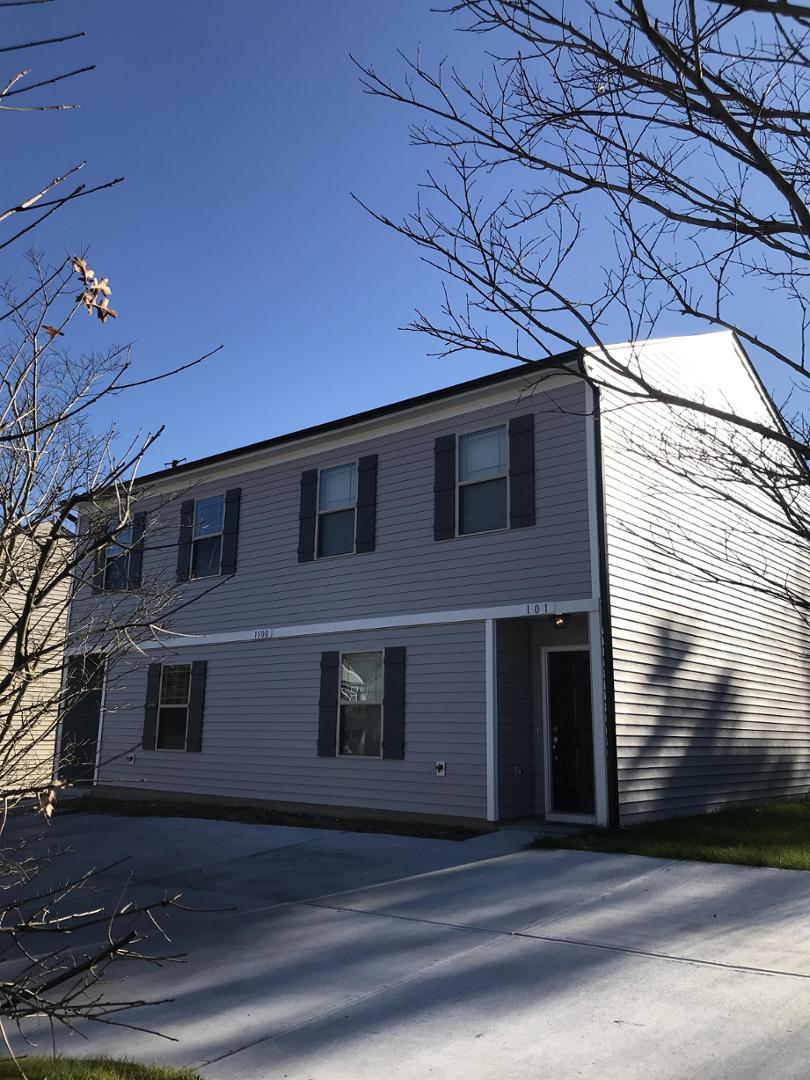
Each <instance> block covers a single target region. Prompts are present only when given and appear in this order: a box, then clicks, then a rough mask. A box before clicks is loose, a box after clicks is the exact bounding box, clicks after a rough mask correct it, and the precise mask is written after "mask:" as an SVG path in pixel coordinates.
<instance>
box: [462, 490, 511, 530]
mask: <svg viewBox="0 0 810 1080" xmlns="http://www.w3.org/2000/svg"><path fill="white" fill-rule="evenodd" d="M458 499H459V532H460V533H474V532H487V531H489V530H490V529H505V528H506V477H502V478H501V479H500V480H485V481H484V482H483V483H482V484H468V485H467V486H466V487H462V488H459V489H458Z"/></svg>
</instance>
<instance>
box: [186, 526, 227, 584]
mask: <svg viewBox="0 0 810 1080" xmlns="http://www.w3.org/2000/svg"><path fill="white" fill-rule="evenodd" d="M221 551H222V537H221V536H207V537H206V538H205V539H204V540H195V541H194V544H193V546H192V552H191V576H192V577H193V578H198V577H216V575H217V574H218V573H219V564H220V552H221Z"/></svg>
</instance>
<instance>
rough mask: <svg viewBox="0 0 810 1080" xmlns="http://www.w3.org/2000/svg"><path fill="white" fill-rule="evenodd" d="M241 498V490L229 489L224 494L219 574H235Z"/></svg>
mask: <svg viewBox="0 0 810 1080" xmlns="http://www.w3.org/2000/svg"><path fill="white" fill-rule="evenodd" d="M241 498H242V489H241V488H230V490H228V491H226V492H225V524H224V526H223V529H222V565H221V568H220V572H221V573H223V574H225V575H228V574H235V573H236V548H237V544H238V541H239V503H240V501H241Z"/></svg>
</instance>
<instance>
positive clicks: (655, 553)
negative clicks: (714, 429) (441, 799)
mask: <svg viewBox="0 0 810 1080" xmlns="http://www.w3.org/2000/svg"><path fill="white" fill-rule="evenodd" d="M642 363H643V368H644V371H645V373H646V375H647V377H648V378H649V379H650V380H652V381H654V382H655V384H656V385H659V386H662V387H664V388H669V389H673V390H675V391H676V392H681V393H684V392H685V393H686V394H693V393H695V388H696V387H697V386H699V385H702V386H703V387H704V391H702V392H703V393H705V400H706V401H707V402H708V403H716V404H719V405H720V407H728V406H729V405H730V406H731V407H732V408H733V409H735V410H736V411H737V412H738V413H740V414H743V415H747V416H750V417H752V418H761V419H768V414H767V412H766V407H765V404H764V402H763V399H762V397H761V395H760V393H759V391H758V388H757V387H756V385H755V383H754V382H753V380H752V379H751V377H750V376H749V374H748V372H747V371H746V369H745V366H744V364H743V360H742V358H741V357H740V355H739V354H738V353H737V352H736V350H735V347H734V344H733V341H732V339H731V337H730V335H711V336H701V337H698V338H694V339H690V340H687V341H684V340H681V341H678V342H670V343H665V342H662V343H653V344H652V345H649V346H646V347H645V349H644V352H643V354H642ZM623 402H624V403H626V399H623V398H622V396H621V395H620V394H617V393H607V394H604V395H603V417H602V431H603V455H604V477H605V500H606V514H607V539H608V560H609V568H610V598H611V606H612V624H613V641H614V668H615V692H616V744H617V759H618V791H619V801H620V813H621V818H622V821H623V822H632V821H634V820H641V819H643V818H652V817H661V816H669V815H676V814H685V813H690V812H698V811H703V810H706V809H709V808H712V807H716V806H720V805H723V804H725V803H731V802H738V801H743V800H750V799H757V798H763V797H767V796H780V795H791V794H796V793H800V792H806V791H807V790H808V786H809V785H810V642H808V632H807V627H806V625H805V623H804V620H803V619H802V617H801V616H800V615H799V614H798V613H797V612H796V610H795V609H794V608H793V606H792V605H791V604H790V603H789V602H788V601H787V599H784V598H780V596H779V595H778V589H777V590H775V591H772V590H770V589H767V588H766V589H765V591H764V592H762V591H760V589H761V587H762V586H763V585H764V583H765V581H766V580H767V579H771V580H773V581H775V582H778V581H785V582H788V581H789V582H790V583H791V585H792V586H793V587H794V588H795V589H796V590H798V591H799V592H804V595H808V592H810V574H809V573H808V562H807V558H806V556H805V555H804V553H803V552H801V551H800V550H799V549H798V548H794V547H793V545H791V544H790V543H789V541H788V537H787V535H786V534H782V533H781V532H780V530H779V529H778V528H773V527H771V526H768V527H766V526H764V525H763V522H762V521H761V520H759V519H758V518H757V517H756V514H755V511H756V510H758V509H762V508H764V507H765V504H764V503H763V504H762V507H760V505H759V500H758V496H757V494H756V492H751V491H748V492H745V493H744V496H745V498H746V499H747V500H748V505H749V506H750V508H751V509H750V511H746V510H745V509H741V508H740V507H737V506H733V505H731V504H730V503H729V502H728V501H727V498H726V497H724V492H725V494H726V495H728V494H730V493H732V491H734V490H735V489H734V487H733V485H732V484H729V482H728V480H727V479H725V478H723V477H721V479H720V483H719V487H718V488H716V489H715V488H714V487H713V486H712V481H711V477H712V475H714V474H713V473H712V469H715V470H716V469H717V468H718V467H719V466H717V464H716V463H715V464H712V462H711V461H710V455H706V454H704V453H702V452H701V450H700V447H699V446H698V447H697V448H696V447H695V436H694V433H693V432H692V431H691V430H690V429H689V427H688V426H686V425H685V423H684V414H683V413H678V412H674V411H672V410H669V409H666V408H665V407H663V406H660V405H653V404H646V405H641V406H638V405H637V406H634V407H631V408H627V407H624V408H614V406H616V405H621V404H622V403H623ZM718 434H719V436H720V438H721V439H726V438H736V437H737V436H735V435H733V434H731V435H730V434H729V433H728V432H725V431H724V430H723V431H719V433H718ZM749 451H750V448H749ZM673 465H674V466H675V467H674V468H673ZM684 466H686V469H685V470H684ZM684 471H685V472H686V473H687V474H688V475H679V473H681V472H684Z"/></svg>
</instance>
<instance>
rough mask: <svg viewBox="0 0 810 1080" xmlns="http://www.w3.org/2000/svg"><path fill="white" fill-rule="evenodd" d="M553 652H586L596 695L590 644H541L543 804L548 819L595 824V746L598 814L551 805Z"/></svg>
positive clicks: (592, 690) (592, 694) (579, 823)
mask: <svg viewBox="0 0 810 1080" xmlns="http://www.w3.org/2000/svg"><path fill="white" fill-rule="evenodd" d="M553 652H586V653H588V654H589V659H590V661H591V663H590V668H591V701H593V699H594V698H595V697H596V695H595V694H594V685H593V684H594V671H593V656H592V653H591V649H590V646H589V645H584V644H579V645H541V646H540V671H541V678H542V682H543V686H542V694H541V698H542V711H543V804H544V809H545V819H546V821H560V822H571V823H572V824H575V825H595V824H596V823H597V816H598V813H599V802H598V801H596V772H597V770H596V748H595V747H594V800H595V802H594V805H595V807H596V811H597V813H596V814H566V813H559V812H555V811H554V810H553V809H552V805H551V738H550V736H551V730H550V726H549V714H548V656H549V653H553Z"/></svg>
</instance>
